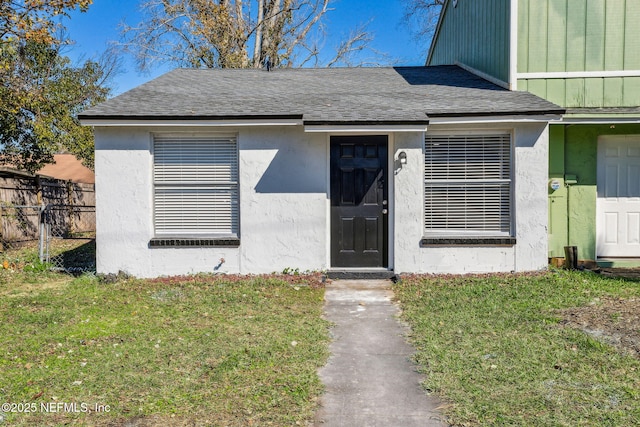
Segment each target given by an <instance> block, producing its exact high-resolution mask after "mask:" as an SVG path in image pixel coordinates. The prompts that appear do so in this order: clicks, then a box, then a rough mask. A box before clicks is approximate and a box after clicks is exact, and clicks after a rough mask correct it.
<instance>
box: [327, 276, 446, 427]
mask: <svg viewBox="0 0 640 427" xmlns="http://www.w3.org/2000/svg"><path fill="white" fill-rule="evenodd" d="M392 296H393V292H392V291H391V282H389V281H386V280H337V281H334V282H333V283H331V284H330V285H328V286H327V289H326V293H325V316H326V318H327V320H329V321H331V322H333V323H334V324H335V326H334V327H333V328H332V334H333V339H334V341H333V342H332V343H331V347H330V350H331V357H330V358H329V361H328V363H327V365H326V366H325V367H323V368H322V369H321V370H320V378H321V380H322V382H323V383H324V385H325V387H326V391H325V394H324V395H323V396H322V399H321V402H320V404H321V407H320V410H319V411H318V413H317V414H316V418H315V426H318V427H342V426H344V427H365V426H367V427H369V426H371V427H387V426H389V427H414V426H415V427H417V426H420V427H427V426H429V427H430V426H434V427H435V426H438V427H443V426H446V425H447V424H446V423H445V422H443V421H442V417H441V416H440V414H439V413H438V411H437V409H436V408H437V406H438V404H439V402H438V401H437V399H435V398H433V397H429V396H427V395H426V394H425V392H424V390H423V389H422V388H421V387H420V379H421V377H420V375H419V374H418V373H417V371H416V367H415V365H414V364H413V363H412V362H411V360H410V358H411V355H412V354H413V353H414V351H415V350H414V349H413V348H412V347H411V346H409V345H408V344H407V343H406V341H405V337H404V335H405V333H406V332H407V330H406V328H405V327H404V326H402V325H401V324H400V322H399V321H398V320H397V318H396V316H397V314H398V308H397V307H396V306H395V305H393V304H392V303H391V298H392Z"/></svg>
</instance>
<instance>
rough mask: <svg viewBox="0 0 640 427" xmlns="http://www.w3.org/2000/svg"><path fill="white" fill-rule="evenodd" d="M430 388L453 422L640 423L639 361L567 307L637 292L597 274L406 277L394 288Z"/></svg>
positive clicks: (638, 288) (632, 286)
mask: <svg viewBox="0 0 640 427" xmlns="http://www.w3.org/2000/svg"><path fill="white" fill-rule="evenodd" d="M394 291H395V294H396V298H397V299H398V300H399V301H400V303H401V307H402V309H403V317H404V319H405V320H406V321H407V322H408V323H409V324H410V325H411V328H412V339H413V343H414V345H415V346H416V347H417V349H418V353H417V354H416V361H417V362H418V364H419V365H420V366H421V368H422V371H423V372H424V374H425V378H426V380H425V382H424V386H425V388H426V389H427V390H429V391H431V392H433V393H436V394H438V395H440V396H441V397H443V398H444V399H445V401H446V402H447V404H446V405H444V411H445V412H446V414H447V415H448V416H449V417H450V421H451V422H452V424H453V425H455V426H637V425H640V361H639V360H638V359H637V358H634V357H632V356H631V355H629V354H626V353H624V352H623V351H621V350H619V349H616V348H614V347H612V346H611V345H609V344H606V343H604V342H602V341H600V340H597V339H596V338H593V337H591V336H590V335H588V334H586V333H585V332H583V331H581V330H578V329H573V328H569V327H566V326H563V325H562V322H561V314H560V310H561V309H565V308H569V307H579V306H588V305H589V304H598V301H599V299H600V298H602V297H605V296H617V297H622V298H637V297H639V296H640V284H639V283H638V282H634V281H627V280H622V279H611V278H605V277H602V276H598V275H596V274H593V273H589V272H586V273H581V272H566V271H555V272H550V273H544V274H536V275H492V276H460V277H455V276H431V277H406V278H403V280H402V281H401V282H400V283H399V284H397V285H396V286H395V287H394Z"/></svg>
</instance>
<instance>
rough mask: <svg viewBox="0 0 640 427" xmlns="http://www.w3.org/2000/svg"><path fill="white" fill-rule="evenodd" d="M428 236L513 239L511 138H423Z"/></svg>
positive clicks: (426, 228)
mask: <svg viewBox="0 0 640 427" xmlns="http://www.w3.org/2000/svg"><path fill="white" fill-rule="evenodd" d="M424 153H425V172H424V213H425V217H424V227H425V233H426V234H427V235H432V236H433V235H435V236H437V235H443V236H451V235H463V236H464V235H468V236H471V235H478V236H487V235H495V236H510V235H511V163H512V162H511V135H509V134H499V135H448V136H446V135H445V136H440V135H435V136H430V135H428V136H427V137H426V138H425V151H424Z"/></svg>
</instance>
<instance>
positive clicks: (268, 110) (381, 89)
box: [80, 65, 564, 124]
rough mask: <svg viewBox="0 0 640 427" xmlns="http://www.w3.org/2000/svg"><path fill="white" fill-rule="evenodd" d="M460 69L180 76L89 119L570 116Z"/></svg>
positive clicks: (94, 111) (88, 114)
mask: <svg viewBox="0 0 640 427" xmlns="http://www.w3.org/2000/svg"><path fill="white" fill-rule="evenodd" d="M563 112H564V109H562V108H560V107H559V106H557V105H555V104H553V103H551V102H549V101H546V100H544V99H542V98H539V97H537V96H535V95H532V94H530V93H528V92H511V91H508V90H506V89H504V88H501V87H499V86H496V85H494V84H493V83H490V82H488V81H487V80H484V79H482V78H480V77H478V76H476V75H474V74H471V73H469V72H467V71H465V70H463V69H462V68H460V67H457V66H453V65H452V66H431V67H393V68H314V69H310V68H301V69H275V70H271V71H265V70H256V69H243V70H234V69H211V70H209V69H206V70H202V69H177V70H174V71H171V72H169V73H167V74H165V75H163V76H160V77H158V78H157V79H155V80H152V81H150V82H148V83H145V84H143V85H141V86H138V87H137V88H135V89H132V90H130V91H128V92H125V93H124V94H122V95H119V96H117V97H115V98H113V99H110V100H109V101H106V102H104V103H102V104H100V105H98V106H96V107H93V108H91V109H89V110H87V111H85V112H83V113H82V114H80V118H81V119H116V120H118V119H138V120H144V119H180V120H190V119H192V120H200V119H210V120H225V119H227V120H228V119H269V118H270V119H275V118H292V119H293V118H295V119H303V120H304V123H305V124H331V123H333V124H340V123H342V124H346V123H354V124H356V123H358V124H362V123H368V124H382V123H387V124H390V123H405V124H406V123H427V122H428V118H429V117H460V116H495V115H533V114H536V115H537V114H562V113H563Z"/></svg>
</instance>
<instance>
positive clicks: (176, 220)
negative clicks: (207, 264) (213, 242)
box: [153, 135, 239, 237]
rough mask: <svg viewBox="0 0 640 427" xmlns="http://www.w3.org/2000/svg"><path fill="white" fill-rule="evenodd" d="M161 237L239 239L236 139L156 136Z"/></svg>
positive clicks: (156, 196)
mask: <svg viewBox="0 0 640 427" xmlns="http://www.w3.org/2000/svg"><path fill="white" fill-rule="evenodd" d="M153 154H154V156H153V160H154V162H153V183H154V223H155V233H156V236H184V237H189V236H205V235H206V236H221V237H222V236H235V237H237V236H238V228H239V208H238V204H239V200H238V199H239V196H238V148H237V143H236V137H235V136H176V135H155V136H154V140H153Z"/></svg>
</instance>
